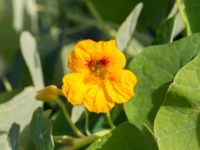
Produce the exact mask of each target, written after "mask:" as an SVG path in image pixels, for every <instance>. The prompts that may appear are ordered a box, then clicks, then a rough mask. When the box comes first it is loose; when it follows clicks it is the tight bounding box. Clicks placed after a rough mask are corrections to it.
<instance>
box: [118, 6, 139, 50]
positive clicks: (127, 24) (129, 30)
mask: <svg viewBox="0 0 200 150" xmlns="http://www.w3.org/2000/svg"><path fill="white" fill-rule="evenodd" d="M142 7H143V4H142V3H139V4H137V5H136V6H135V8H134V9H133V10H132V12H131V13H130V14H129V16H128V17H127V18H126V20H125V21H124V22H123V23H122V25H121V26H120V28H119V29H118V31H117V35H116V40H117V47H118V48H119V49H120V50H122V51H124V50H125V49H126V48H127V46H128V43H129V41H130V39H131V36H132V34H133V32H134V30H135V27H136V24H137V20H138V18H139V15H140V13H141V10H142Z"/></svg>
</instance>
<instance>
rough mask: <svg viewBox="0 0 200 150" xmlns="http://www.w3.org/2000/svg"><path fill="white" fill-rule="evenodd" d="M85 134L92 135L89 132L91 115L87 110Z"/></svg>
mask: <svg viewBox="0 0 200 150" xmlns="http://www.w3.org/2000/svg"><path fill="white" fill-rule="evenodd" d="M85 132H86V134H87V135H91V133H90V130H89V114H88V111H87V110H86V109H85Z"/></svg>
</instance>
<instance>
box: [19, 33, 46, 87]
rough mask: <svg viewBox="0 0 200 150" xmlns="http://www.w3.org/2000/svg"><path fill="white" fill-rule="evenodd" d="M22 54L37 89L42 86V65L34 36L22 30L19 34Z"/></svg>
mask: <svg viewBox="0 0 200 150" xmlns="http://www.w3.org/2000/svg"><path fill="white" fill-rule="evenodd" d="M20 45H21V51H22V55H23V57H24V60H25V62H26V64H27V66H28V69H29V71H30V73H31V77H32V80H33V84H34V85H35V87H36V88H37V89H41V88H43V87H44V81H43V74H42V67H41V63H40V58H39V54H38V52H37V45H36V40H35V38H34V37H33V36H32V35H31V33H30V32H27V31H24V32H22V34H21V36H20Z"/></svg>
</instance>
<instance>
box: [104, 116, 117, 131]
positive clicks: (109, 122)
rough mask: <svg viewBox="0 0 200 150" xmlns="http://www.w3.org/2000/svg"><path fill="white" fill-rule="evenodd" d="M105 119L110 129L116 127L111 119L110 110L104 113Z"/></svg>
mask: <svg viewBox="0 0 200 150" xmlns="http://www.w3.org/2000/svg"><path fill="white" fill-rule="evenodd" d="M106 119H107V121H108V124H109V125H110V127H111V129H115V128H116V127H115V125H114V123H113V121H112V119H111V116H110V112H107V113H106Z"/></svg>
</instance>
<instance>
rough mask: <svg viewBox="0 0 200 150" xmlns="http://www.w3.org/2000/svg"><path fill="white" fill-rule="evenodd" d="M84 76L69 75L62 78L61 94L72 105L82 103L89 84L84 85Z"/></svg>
mask: <svg viewBox="0 0 200 150" xmlns="http://www.w3.org/2000/svg"><path fill="white" fill-rule="evenodd" d="M85 78H86V75H85V74H80V73H71V74H68V75H65V76H64V77H63V86H62V92H63V94H64V95H65V97H66V98H67V100H68V101H69V102H70V103H72V104H73V105H79V104H82V103H83V98H84V96H85V94H86V93H87V91H88V89H89V88H90V86H91V84H88V83H85V81H84V80H85Z"/></svg>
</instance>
